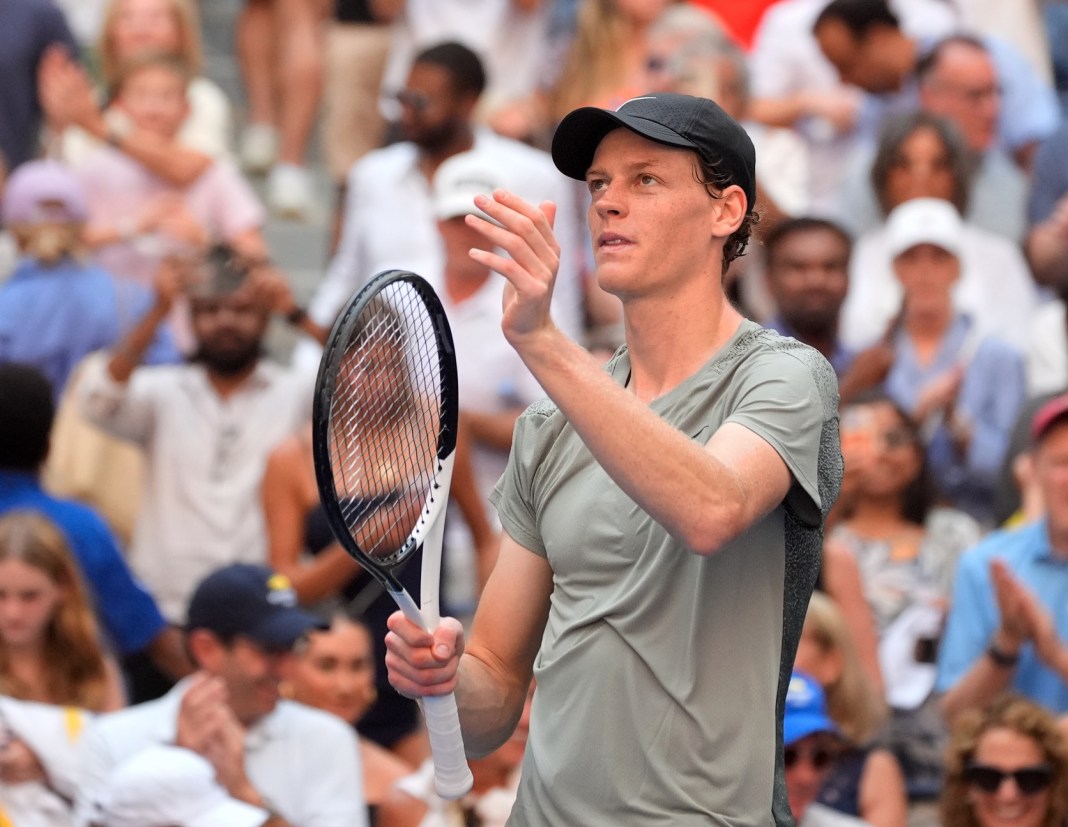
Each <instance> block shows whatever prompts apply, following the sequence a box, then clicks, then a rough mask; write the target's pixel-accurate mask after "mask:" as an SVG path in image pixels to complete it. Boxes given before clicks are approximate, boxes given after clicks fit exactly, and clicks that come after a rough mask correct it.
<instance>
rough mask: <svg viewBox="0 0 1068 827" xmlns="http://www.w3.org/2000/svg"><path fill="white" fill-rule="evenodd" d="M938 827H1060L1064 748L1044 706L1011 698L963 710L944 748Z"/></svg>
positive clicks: (1066, 786)
mask: <svg viewBox="0 0 1068 827" xmlns="http://www.w3.org/2000/svg"><path fill="white" fill-rule="evenodd" d="M941 815H942V820H941V824H942V827H1005V825H1008V824H1015V825H1020V826H1021V827H1023V825H1026V826H1027V827H1060V826H1061V825H1063V824H1064V823H1065V819H1066V817H1068V745H1066V744H1065V740H1064V734H1063V733H1062V731H1061V730H1060V729H1059V728H1058V726H1057V723H1056V721H1055V720H1054V718H1053V716H1052V715H1051V714H1050V713H1049V711H1048V710H1046V709H1043V708H1042V707H1041V706H1039V705H1037V704H1035V703H1032V702H1030V701H1027V700H1025V699H1024V698H1020V697H1018V696H1014V695H1004V696H1002V697H1000V698H997V699H995V700H994V701H992V702H990V703H989V704H987V705H985V706H982V707H976V708H974V709H970V710H968V712H967V713H965V714H964V715H962V716H961V718H960V720H959V721H958V722H957V724H956V725H955V726H954V727H953V734H952V741H951V742H950V745H949V749H948V750H947V751H946V780H945V786H944V787H943V790H942V798H941Z"/></svg>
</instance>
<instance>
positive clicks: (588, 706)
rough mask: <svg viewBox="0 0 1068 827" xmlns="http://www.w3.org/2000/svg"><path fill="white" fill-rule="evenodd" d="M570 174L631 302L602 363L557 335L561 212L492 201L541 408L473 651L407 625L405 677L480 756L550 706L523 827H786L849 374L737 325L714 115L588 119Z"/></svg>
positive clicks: (534, 413)
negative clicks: (807, 628)
mask: <svg viewBox="0 0 1068 827" xmlns="http://www.w3.org/2000/svg"><path fill="white" fill-rule="evenodd" d="M553 159H554V161H555V162H556V165H557V167H558V168H559V169H560V170H561V171H562V172H563V173H564V174H566V175H568V176H570V177H572V178H576V179H579V180H585V181H586V183H587V185H588V187H589V191H590V195H591V205H590V208H589V213H588V221H589V225H590V231H591V237H592V239H593V244H594V255H595V261H596V267H597V278H598V281H599V283H600V285H601V287H602V288H604V289H605V290H607V291H609V292H610V293H613V294H615V295H616V296H618V297H619V298H620V299H621V300H622V302H623V307H624V324H625V332H626V344H625V345H624V346H623V347H622V348H620V350H619V351H618V352H617V353H616V354H615V355H614V357H613V358H612V359H611V361H609V363H608V364H607V366H602V365H601V364H600V363H598V362H597V361H596V360H595V359H594V358H593V357H592V356H591V355H589V354H588V353H586V351H585V350H583V348H582V347H581V346H580V345H578V344H577V343H575V342H573V341H571V340H569V339H568V338H567V337H566V336H564V335H563V334H562V333H561V332H560V330H559V329H558V328H557V327H556V326H555V325H554V324H553V321H552V319H551V317H550V315H549V302H550V299H551V297H552V292H553V283H554V278H555V274H556V270H557V266H558V261H559V246H558V245H557V243H556V241H555V239H554V237H553V231H552V225H553V216H554V212H555V207H554V205H553V204H551V203H544V204H541V205H540V206H537V207H535V206H533V205H530V204H527V203H525V202H523V201H522V200H520V199H519V198H517V197H516V196H514V195H512V194H511V193H508V192H505V191H501V190H498V191H496V192H494V193H493V195H492V196H491V197H488V198H487V197H484V196H479V197H478V198H476V200H475V203H476V205H477V206H478V207H479V208H480V209H481V210H482V211H483V212H484V213H485V214H486V215H487V216H488V217H489V218H491V219H493V220H494V221H495V222H497V223H492V222H490V221H487V220H485V219H483V218H480V217H475V216H471V217H469V218H468V219H467V220H468V221H469V222H471V223H472V224H473V225H475V226H478V227H480V228H481V229H482V232H483V234H484V236H485V238H486V239H487V241H488V242H489V244H487V246H488V247H490V248H491V249H493V248H499V250H497V251H495V252H486V251H477V250H473V251H472V252H471V255H472V256H473V257H474V258H475V259H476V260H477V261H481V262H484V263H486V264H488V265H490V266H491V267H492V268H493V269H494V270H496V271H497V272H498V273H500V274H501V275H502V276H504V278H505V279H507V281H508V287H507V288H506V291H505V306H504V316H503V322H502V325H503V329H504V333H505V335H506V337H507V338H508V341H509V342H510V343H511V345H512V346H513V347H514V348H515V349H516V351H517V352H518V353H519V355H520V356H521V357H522V359H523V361H524V363H525V364H526V365H527V367H528V368H529V369H530V371H531V372H532V373H533V374H534V376H535V378H536V379H537V380H538V382H539V383H540V384H541V386H542V387H543V388H544V389H545V391H546V393H547V394H548V396H549V399H548V400H546V401H544V402H540V403H535V404H534V405H532V406H531V407H530V408H529V409H528V410H527V411H526V412H525V413H524V414H523V415H522V416H521V417H520V419H519V421H518V422H517V425H516V434H515V442H514V445H513V448H512V453H511V457H510V460H509V465H508V468H507V470H506V471H505V473H504V475H503V476H502V478H501V480H500V482H499V483H498V484H497V487H496V490H495V492H494V502H495V505H496V506H497V508H498V511H499V513H500V518H501V523H502V525H503V527H504V534H503V537H502V541H501V550H500V557H499V559H498V562H497V565H496V568H495V569H494V571H493V573H492V575H491V577H490V579H489V582H488V584H487V586H486V589H485V591H484V593H483V595H482V599H481V602H480V605H479V607H478V612H477V615H476V617H475V620H474V623H473V628H472V631H471V636H470V640H469V641H468V642H467V644H466V646H465V644H464V638H463V630H462V629H461V627H460V625H459V624H458V623H457V622H456V621H454V620H451V619H446V620H443V621H442V623H441V624H440V625H439V626H438V628H437V629H435V630H434V632H433V634H430V633H426V632H423V631H421V630H420V629H419V628H417V627H416V626H415V625H414V624H412V623H410V622H409V621H407V620H406V619H405V618H404V617H403V615H401V614H400V613H398V614H396V615H394V616H393V617H392V618H391V619H390V629H391V632H390V634H389V635H388V636H387V639H386V645H387V647H388V650H389V651H388V655H387V659H386V663H387V666H388V668H389V674H390V680H391V681H392V682H393V685H394V686H395V687H396V688H397V689H398V690H399V691H401V692H402V693H405V694H408V695H411V696H421V695H438V694H443V693H446V692H448V691H450V690H453V689H455V691H456V693H457V700H458V703H459V706H460V714H461V722H462V727H463V734H464V739H465V743H466V747H467V750H468V752H469V753H470V754H472V755H483V754H485V753H488V752H490V751H491V750H493V749H494V748H495V747H497V746H498V745H500V744H501V743H503V742H504V741H505V740H506V739H507V738H508V735H509V733H510V732H511V731H512V729H513V727H514V726H515V724H516V721H517V720H518V719H519V716H520V713H521V712H522V709H523V700H524V698H525V697H526V690H527V682H528V680H529V679H530V676H531V674H532V672H533V675H534V677H535V678H536V679H537V684H538V691H537V693H536V694H535V698H534V708H533V712H532V717H531V723H530V739H529V742H528V746H527V752H526V756H525V758H524V763H523V773H522V780H521V782H520V787H519V792H518V797H517V800H516V804H515V808H514V810H513V813H512V818H511V821H510V822H509V823H510V824H516V825H527V824H530V825H535V824H539V825H540V824H583V825H591V824H642V825H672V827H680V825H691V824H692V825H697V824H701V825H707V824H708V823H709V822H710V821H712V822H713V823H720V824H726V823H730V824H732V825H762V826H763V825H767V824H768V823H769V821H770V820H771V818H772V815H773V814H774V820H775V822H776V823H778V824H789V823H790V814H789V807H788V803H787V799H786V793H785V787H784V784H783V768H782V758H781V756H782V714H783V704H784V698H785V694H786V688H787V686H788V682H789V677H790V670H791V664H792V662H793V658H794V651H795V649H796V645H797V639H798V635H799V633H800V629H801V624H802V620H803V618H804V612H805V606H806V604H807V600H808V597H809V595H810V593H811V590H812V586H813V583H814V581H815V577H816V571H817V568H818V565H819V558H820V545H821V535H822V523H823V517H824V515H825V514H826V512H827V509H828V508H829V507H830V506H831V504H832V502H833V500H834V498H835V497H836V495H837V492H838V487H839V483H840V478H841V455H840V452H839V444H838V422H837V390H836V385H835V378H834V373H833V371H832V370H831V368H830V366H829V365H828V364H827V362H826V361H825V360H824V359H823V357H821V356H820V355H819V354H818V353H817V352H816V351H814V350H812V349H811V348H809V347H807V346H804V345H801V344H799V343H798V342H795V341H794V340H792V339H787V338H781V337H780V336H779V335H778V334H776V333H773V332H770V331H766V330H764V329H762V328H761V327H759V326H758V325H756V324H755V323H753V322H751V321H748V320H746V319H744V318H743V317H742V316H741V315H739V313H738V312H737V311H736V310H735V309H734V308H733V307H732V306H731V305H730V303H729V302H728V301H727V299H726V298H725V296H724V292H723V280H722V277H723V273H724V272H725V270H726V268H727V265H728V264H729V262H730V261H731V260H732V259H733V258H735V257H736V256H738V255H740V254H741V253H742V252H743V251H744V249H745V245H746V243H747V241H748V237H749V232H750V228H751V225H752V222H753V221H754V220H755V218H754V214H753V212H754V209H753V208H754V200H755V184H754V173H755V170H754V165H755V158H754V150H753V145H752V143H751V141H750V140H749V137H748V136H747V135H746V133H745V131H744V130H743V129H742V128H741V127H740V126H739V125H738V124H737V123H736V122H735V121H733V120H731V119H730V118H729V117H728V116H727V115H726V114H725V113H724V112H723V111H722V110H721V109H720V108H719V107H718V106H717V105H716V104H714V103H712V102H711V101H708V100H704V99H700V98H692V97H687V96H682V95H669V94H664V95H650V96H647V97H640V98H635V99H633V100H631V101H628V102H627V103H625V104H623V105H622V106H621V107H620V108H619V109H618V110H616V111H608V110H601V109H595V108H583V109H578V110H576V111H574V112H572V113H571V114H569V115H568V116H567V117H566V118H564V120H563V122H562V123H561V124H560V126H559V128H558V130H557V132H556V136H555V139H554V141H553Z"/></svg>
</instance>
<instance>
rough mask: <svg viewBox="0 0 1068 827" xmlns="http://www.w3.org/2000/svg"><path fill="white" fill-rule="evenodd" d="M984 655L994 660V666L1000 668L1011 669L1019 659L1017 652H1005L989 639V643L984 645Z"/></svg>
mask: <svg viewBox="0 0 1068 827" xmlns="http://www.w3.org/2000/svg"><path fill="white" fill-rule="evenodd" d="M986 656H987V657H988V658H990V660H992V661H994V665H995V666H1000V667H1001V668H1002V669H1011V668H1012V667H1014V666H1015V665H1016V664H1017V662H1019V660H1020V653H1019V652H1006V651H1004V650H1003V649H999V648H998V645H997V644H996V643H995V642H994V641H990V645H989V646H987V647H986Z"/></svg>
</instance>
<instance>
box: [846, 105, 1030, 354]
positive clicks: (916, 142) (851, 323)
mask: <svg viewBox="0 0 1068 827" xmlns="http://www.w3.org/2000/svg"><path fill="white" fill-rule="evenodd" d="M966 153H967V150H966V149H965V147H964V145H963V142H962V140H961V139H960V136H959V134H958V133H957V130H956V129H955V128H953V127H952V125H950V124H949V123H948V122H946V121H945V120H943V119H941V118H936V117H935V116H933V115H928V114H926V113H922V112H917V113H914V114H910V115H903V116H901V117H899V118H894V119H892V120H890V121H889V122H888V123H887V124H886V127H885V129H884V130H883V133H882V136H881V138H880V141H879V148H878V150H877V152H876V154H875V160H874V162H873V163H872V168H871V178H872V183H873V184H874V187H875V192H876V195H877V197H878V199H879V203H880V206H881V207H882V210H883V213H884V214H885V215H889V214H890V212H891V211H892V210H893V209H894V208H895V207H897V206H898V205H899V204H903V203H904V202H905V201H908V200H910V199H912V198H942V199H944V200H946V201H949V202H951V203H952V204H953V205H954V206H955V207H956V208H957V212H958V213H961V214H964V213H965V212H966V211H967V193H968V172H967V154H966ZM961 250H962V255H961V277H960V282H959V284H958V285H957V288H956V289H955V291H954V307H955V308H956V309H957V310H959V311H961V312H962V313H966V314H968V315H969V316H971V317H972V320H973V321H974V322H975V324H976V327H977V329H979V330H980V331H981V332H983V333H984V334H992V335H997V336H999V337H1002V338H1004V339H1005V340H1006V341H1007V342H1009V344H1012V345H1014V346H1016V347H1019V348H1020V349H1022V348H1023V347H1024V343H1025V342H1026V341H1027V335H1028V331H1029V329H1030V325H1031V318H1032V314H1033V313H1034V309H1035V307H1036V305H1037V296H1036V292H1035V286H1034V282H1033V281H1032V279H1031V274H1030V272H1029V271H1028V269H1027V263H1026V261H1024V258H1023V256H1022V255H1021V253H1020V250H1019V247H1017V245H1015V244H1013V243H1012V242H1010V241H1008V240H1007V239H1005V238H1002V237H1000V236H996V235H994V234H992V233H988V232H984V231H983V230H980V229H979V228H977V227H974V226H972V225H970V224H967V223H966V224H965V225H964V229H963V236H962V242H961ZM892 261H893V256H892V255H891V254H890V250H889V248H888V238H887V228H886V224H885V222H884V223H883V224H882V225H881V226H879V227H878V228H877V229H875V230H872V231H871V232H868V233H865V234H864V235H863V236H861V237H860V238H859V239H857V241H856V245H855V246H854V248H853V257H852V259H851V260H850V271H849V272H850V279H849V294H848V295H847V296H846V302H845V305H844V306H843V308H842V326H841V331H840V332H841V336H842V339H843V340H844V341H845V342H846V343H847V344H849V345H851V346H853V347H858V348H859V347H866V346H868V345H870V344H872V343H873V342H876V341H878V340H880V339H883V338H884V337H885V336H886V333H887V331H888V329H889V328H890V326H891V322H892V320H893V318H894V316H895V314H896V313H897V312H898V310H899V308H900V307H901V300H902V288H901V285H900V283H899V282H898V281H897V280H896V279H895V277H894V273H893V267H892Z"/></svg>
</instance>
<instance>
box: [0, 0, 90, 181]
mask: <svg viewBox="0 0 1068 827" xmlns="http://www.w3.org/2000/svg"><path fill="white" fill-rule="evenodd" d="M53 47H58V48H60V49H61V50H63V51H65V52H66V53H67V54H68V55H72V56H73V55H76V54H77V53H78V47H77V45H76V44H75V42H74V37H73V36H72V35H71V33H70V29H68V28H67V21H66V20H65V19H64V17H63V12H62V11H60V10H59V9H58V8H57V7H56V5H55V4H54V3H53V2H52V0H10V2H6V3H3V4H2V5H0V78H3V79H4V80H3V83H0V158H2V159H3V160H4V163H5V164H6V165H7V168H8V169H9V170H13V169H14V168H15V167H17V166H18V165H19V164H21V163H23V162H24V161H27V160H29V159H30V158H32V157H34V156H35V155H36V154H37V150H38V145H39V144H38V132H39V129H40V126H41V115H42V101H41V97H39V93H38V88H37V83H38V72H39V70H40V69H41V66H42V61H43V60H44V57H45V54H46V53H47V52H48V50H49V49H50V48H53Z"/></svg>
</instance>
